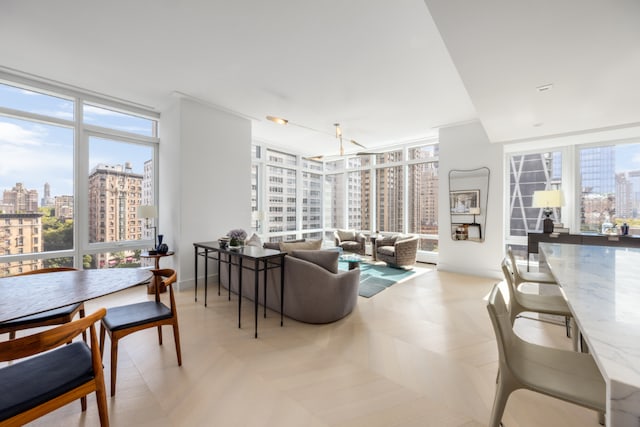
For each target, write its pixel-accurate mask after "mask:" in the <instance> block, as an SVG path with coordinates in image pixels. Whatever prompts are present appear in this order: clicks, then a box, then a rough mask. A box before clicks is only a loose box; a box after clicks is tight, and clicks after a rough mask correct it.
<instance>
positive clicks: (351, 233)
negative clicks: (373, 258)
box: [337, 230, 356, 241]
mask: <svg viewBox="0 0 640 427" xmlns="http://www.w3.org/2000/svg"><path fill="white" fill-rule="evenodd" d="M337 233H338V238H339V239H340V240H341V241H345V240H356V232H355V230H338V231H337Z"/></svg>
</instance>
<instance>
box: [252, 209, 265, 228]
mask: <svg viewBox="0 0 640 427" xmlns="http://www.w3.org/2000/svg"><path fill="white" fill-rule="evenodd" d="M251 219H252V220H253V221H255V222H256V227H255V228H256V231H259V229H260V222H262V221H264V211H253V212H251Z"/></svg>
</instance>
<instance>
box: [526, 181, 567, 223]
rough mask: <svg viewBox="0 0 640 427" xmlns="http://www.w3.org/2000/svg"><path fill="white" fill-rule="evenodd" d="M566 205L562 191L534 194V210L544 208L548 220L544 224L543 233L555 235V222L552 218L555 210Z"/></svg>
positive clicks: (537, 192) (546, 191)
mask: <svg viewBox="0 0 640 427" xmlns="http://www.w3.org/2000/svg"><path fill="white" fill-rule="evenodd" d="M563 204H564V197H563V196H562V191H561V190H542V191H535V192H534V193H533V204H532V205H531V206H532V207H534V208H542V209H543V211H542V212H543V213H544V214H545V216H546V218H545V219H544V221H543V224H542V232H543V233H553V220H552V219H551V218H550V216H551V214H552V213H553V208H559V207H561V206H562V205H563Z"/></svg>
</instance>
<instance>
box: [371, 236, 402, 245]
mask: <svg viewBox="0 0 640 427" xmlns="http://www.w3.org/2000/svg"><path fill="white" fill-rule="evenodd" d="M397 239H398V236H397V235H393V236H384V237H380V238H378V240H376V246H378V247H380V246H393V245H395V243H396V240H397Z"/></svg>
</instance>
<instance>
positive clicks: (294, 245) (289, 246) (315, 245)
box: [280, 240, 322, 253]
mask: <svg viewBox="0 0 640 427" xmlns="http://www.w3.org/2000/svg"><path fill="white" fill-rule="evenodd" d="M321 247H322V240H307V241H304V242H280V252H286V253H289V252H291V251H293V250H296V249H309V250H317V249H320V248H321Z"/></svg>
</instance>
